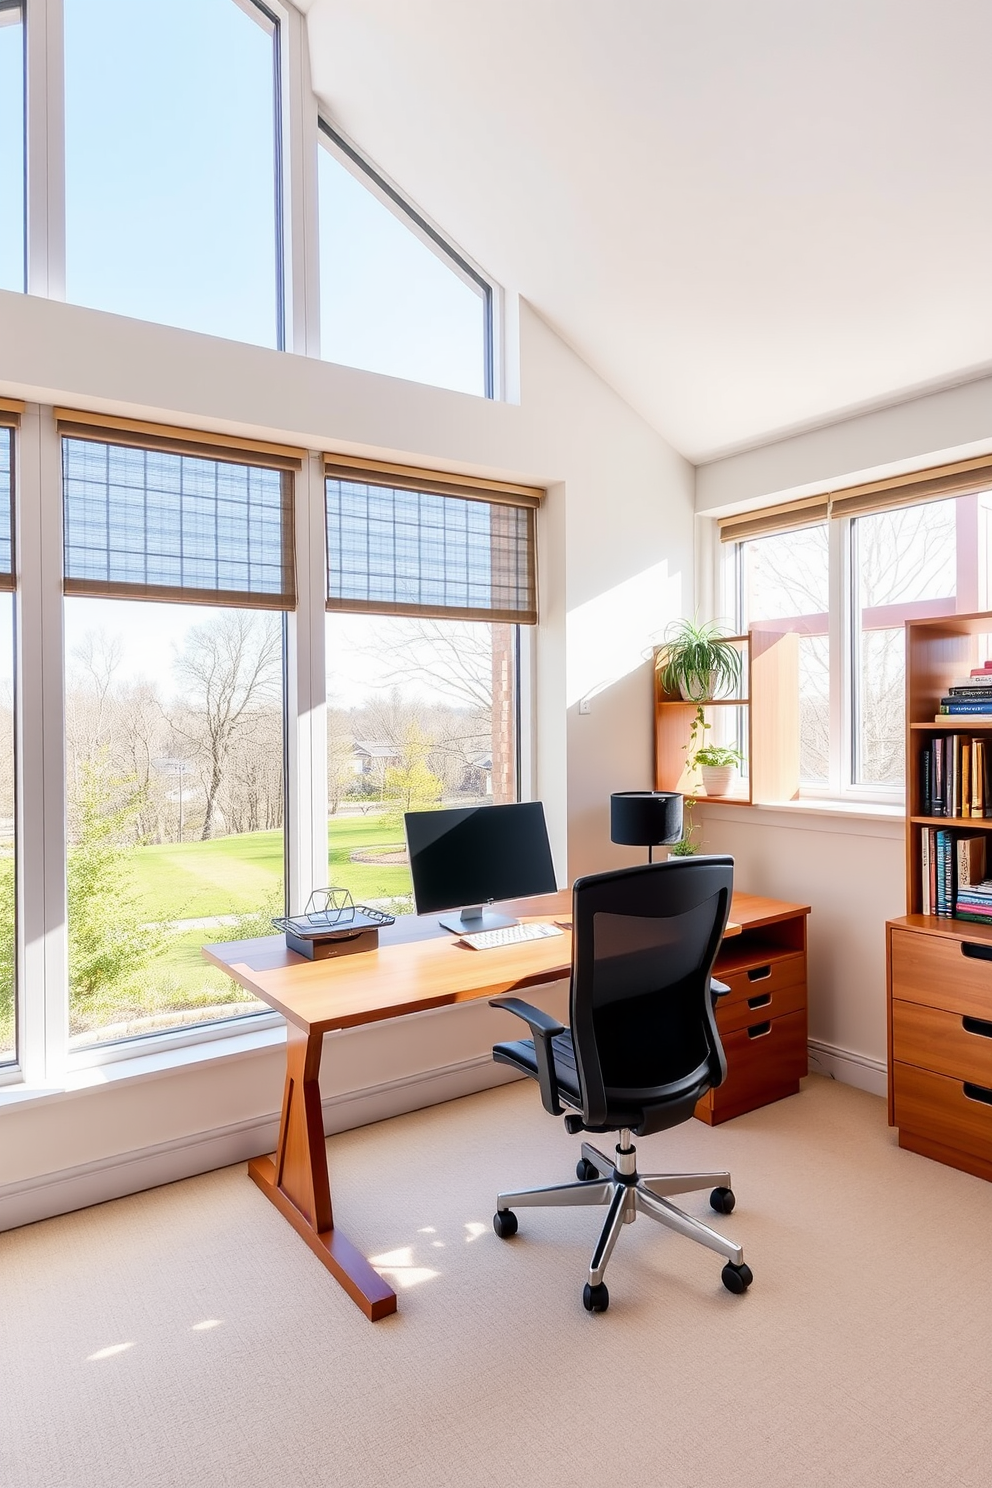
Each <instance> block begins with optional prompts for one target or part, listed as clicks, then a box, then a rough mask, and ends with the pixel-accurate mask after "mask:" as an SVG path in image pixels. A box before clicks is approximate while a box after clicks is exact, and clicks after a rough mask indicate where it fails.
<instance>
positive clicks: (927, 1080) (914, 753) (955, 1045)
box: [886, 613, 992, 1180]
mask: <svg viewBox="0 0 992 1488" xmlns="http://www.w3.org/2000/svg"><path fill="white" fill-rule="evenodd" d="M989 656H992V613H982V614H976V615H950V616H944V617H942V618H940V619H932V620H911V621H908V622H907V624H906V914H905V915H904V916H903V917H902V918H900V919H896V920H891V921H889V923H888V924H887V926H886V976H887V984H888V987H887V990H888V998H887V1002H888V1052H889V1124H890V1125H891V1126H896V1127H898V1129H899V1145H900V1147H905V1148H907V1149H908V1150H910V1151H912V1152H918V1153H921V1154H922V1155H923V1156H924V1157H931V1158H934V1159H936V1160H937V1161H939V1162H945V1163H948V1164H949V1165H950V1166H952V1167H956V1168H961V1169H963V1170H964V1171H965V1172H968V1173H974V1174H976V1175H977V1176H978V1177H981V1178H986V1179H990V1180H992V923H990V924H989V925H984V924H974V923H971V922H970V921H967V920H963V919H957V918H954V917H953V916H952V917H949V918H948V917H943V916H938V915H937V914H935V913H924V912H923V909H924V885H923V872H922V861H923V835H924V833H925V832H927V831H928V830H929V829H931V828H935V829H938V830H950V831H951V832H952V833H953V834H954V836H955V837H956V838H960V837H962V836H965V835H968V836H973V835H984V836H985V837H986V838H987V844H986V856H987V865H988V866H987V869H986V872H987V874H988V875H989V876H992V817H986V816H971V815H967V816H966V815H964V814H963V811H960V810H959V811H958V812H957V813H956V814H954V815H942V816H934V815H931V814H930V813H928V812H926V811H925V810H924V801H923V792H924V781H923V771H922V768H921V759H922V756H923V752H924V750H926V749H930V750H931V751H932V749H933V745H934V741H935V740H943V739H948V740H950V739H953V736H954V735H955V734H957V735H960V736H962V737H964V738H966V739H968V740H969V741H971V740H973V739H980V740H982V741H983V742H984V743H985V744H987V746H988V749H989V750H992V716H989V717H986V718H984V719H983V718H981V717H976V716H959V717H954V718H949V719H948V720H947V721H946V722H944V721H941V722H937V721H936V715H937V713H938V710H939V708H940V700H941V698H942V697H943V696H944V695H945V694H946V692H947V688H948V687H949V686H950V685H951V683H952V682H953V681H954V680H955V678H961V677H966V676H967V675H968V673H969V671H970V670H971V668H972V667H975V666H980V665H981V664H982V663H983V662H984V661H985V660H986V658H987V657H989ZM951 908H952V909H953V904H952V905H951Z"/></svg>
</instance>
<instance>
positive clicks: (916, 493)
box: [719, 455, 992, 542]
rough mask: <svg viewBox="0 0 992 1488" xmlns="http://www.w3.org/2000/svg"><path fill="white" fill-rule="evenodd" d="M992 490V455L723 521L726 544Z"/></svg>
mask: <svg viewBox="0 0 992 1488" xmlns="http://www.w3.org/2000/svg"><path fill="white" fill-rule="evenodd" d="M990 488H992V455H982V456H979V457H978V458H976V459H972V460H958V461H956V462H955V463H954V464H951V465H938V466H934V467H931V468H930V469H928V470H914V471H910V472H909V473H908V474H906V475H896V476H889V477H887V478H886V479H884V480H878V481H867V482H865V483H864V484H863V485H859V486H847V487H845V488H844V489H842V490H837V491H831V492H828V493H827V494H825V495H822V496H812V497H810V498H809V499H808V500H805V501H790V502H784V503H782V504H781V505H779V506H768V507H764V508H762V509H760V510H758V511H750V512H741V513H740V514H739V515H735V516H729V517H720V518H719V526H720V541H721V542H741V541H743V540H744V539H745V538H749V537H763V536H766V535H770V534H771V533H774V532H787V531H789V530H790V529H791V528H795V527H809V526H810V525H811V524H813V523H814V522H824V521H826V520H827V519H828V518H830V517H863V516H868V515H869V514H870V513H872V512H880V511H885V510H887V509H889V508H892V507H899V506H919V505H920V504H922V503H923V502H927V501H944V500H946V499H948V498H949V497H952V496H970V495H974V494H975V493H976V492H978V491H987V490H989V489H990Z"/></svg>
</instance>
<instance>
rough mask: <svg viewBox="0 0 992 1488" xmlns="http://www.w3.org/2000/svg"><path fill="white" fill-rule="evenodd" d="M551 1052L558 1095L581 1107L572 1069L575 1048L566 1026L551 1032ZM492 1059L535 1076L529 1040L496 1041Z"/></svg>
mask: <svg viewBox="0 0 992 1488" xmlns="http://www.w3.org/2000/svg"><path fill="white" fill-rule="evenodd" d="M551 1051H552V1054H553V1057H554V1061H555V1076H556V1077H557V1080H558V1094H559V1095H560V1096H561V1098H562V1100H563V1101H564V1102H565V1104H566V1105H569V1106H575V1107H576V1109H581V1107H582V1096H581V1094H580V1092H579V1073H578V1070H577V1069H576V1068H575V1050H574V1048H573V1047H572V1034H571V1030H570V1029H568V1028H566V1029H565V1032H564V1033H559V1034H556V1035H555V1037H554V1038H553V1039H552V1040H551ZM493 1058H494V1059H495V1060H497V1061H498V1063H500V1064H512V1065H515V1066H516V1068H517V1069H519V1070H522V1071H523V1072H524V1074H525V1075H530V1077H531V1079H533V1080H536V1079H537V1054H536V1053H535V1052H534V1040H533V1039H514V1040H512V1042H508V1043H505V1044H496V1046H495V1047H494V1049H493Z"/></svg>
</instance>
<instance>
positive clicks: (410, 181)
mask: <svg viewBox="0 0 992 1488" xmlns="http://www.w3.org/2000/svg"><path fill="white" fill-rule="evenodd" d="M301 8H303V7H301ZM308 10H309V15H308V23H309V34H310V44H311V65H312V70H313V81H314V86H315V89H316V91H317V93H318V94H319V95H320V97H321V99H322V101H323V104H324V107H325V109H326V112H327V115H328V117H329V118H330V119H331V121H332V122H335V123H336V124H338V126H339V127H340V128H341V129H342V130H344V132H345V133H346V134H347V135H349V136H350V137H351V138H352V139H354V140H355V141H356V142H357V143H358V144H359V145H360V146H361V147H362V149H363V150H365V152H366V153H367V154H368V155H369V156H370V158H371V159H372V160H373V161H374V162H375V163H376V164H377V165H379V166H380V167H381V168H382V169H383V170H384V171H385V172H386V173H387V175H389V176H391V177H392V178H393V179H394V180H395V181H396V182H397V183H398V184H399V185H401V186H402V188H403V189H404V191H406V192H407V193H408V194H409V196H411V197H412V199H413V200H414V201H415V202H416V203H417V204H418V205H419V206H421V207H422V208H423V210H424V211H425V212H426V213H427V214H428V215H429V216H430V217H431V218H433V219H434V220H435V221H436V222H437V223H438V224H439V225H440V226H441V227H443V229H444V230H445V231H446V232H447V233H448V234H449V235H450V236H451V237H452V238H453V239H454V241H455V242H456V243H458V244H459V245H460V246H462V247H463V248H464V249H465V251H466V252H467V253H468V254H469V255H471V257H472V258H474V259H475V260H476V261H477V262H478V263H479V264H480V265H481V266H482V267H483V268H484V269H485V270H486V271H487V272H488V273H490V274H491V275H492V276H493V277H494V278H495V279H497V280H498V281H500V282H501V283H504V284H507V285H511V286H513V287H514V288H516V289H519V291H520V292H521V294H523V295H524V296H525V297H526V298H527V299H528V300H529V301H530V302H531V303H532V304H533V305H534V307H535V308H536V309H537V310H538V312H539V313H540V314H541V315H542V316H543V317H544V318H545V319H546V320H547V321H548V322H549V323H550V324H551V325H552V326H553V327H554V328H555V329H556V330H557V331H558V332H559V334H560V335H562V336H563V337H564V339H565V340H566V341H567V342H569V343H570V344H571V345H572V346H573V347H574V348H575V349H576V350H577V351H578V352H579V353H580V354H581V355H582V356H583V357H584V358H585V359H586V360H587V361H588V362H589V363H590V364H591V365H592V366H593V367H594V368H596V370H597V371H598V372H599V373H600V375H601V376H603V377H604V378H605V379H606V380H607V381H608V382H609V383H610V384H611V385H612V386H613V387H614V388H616V390H617V391H618V392H619V393H620V394H621V395H622V396H623V397H624V398H625V399H626V400H627V401H628V402H629V403H630V404H632V405H633V406H634V407H635V408H636V409H638V410H639V411H640V412H641V414H642V415H643V416H644V417H645V418H646V419H648V420H649V421H650V422H651V423H652V424H653V425H654V426H655V427H656V428H657V429H658V430H659V431H660V432H661V433H662V434H664V435H665V436H666V438H668V439H669V440H670V441H671V442H672V443H673V444H674V445H675V446H676V447H677V448H678V449H679V450H681V451H682V452H683V453H684V454H686V455H687V456H688V457H689V458H690V459H692V460H695V461H704V460H707V459H711V458H713V457H714V456H715V455H717V454H720V453H723V452H726V451H728V450H730V449H733V448H740V447H745V446H748V445H753V444H756V443H760V442H763V441H764V440H766V439H769V438H773V437H775V436H777V435H779V434H781V433H783V432H786V431H791V430H794V429H797V428H802V427H808V426H811V425H816V424H820V423H826V422H829V421H830V420H832V419H834V418H837V417H840V416H841V415H842V414H844V413H847V412H850V411H852V410H854V409H857V408H863V407H871V406H876V405H878V404H884V403H888V402H894V401H898V400H900V399H902V398H905V397H907V396H910V395H911V394H912V393H914V392H917V391H919V390H921V389H922V388H926V387H931V386H943V385H947V384H950V383H953V382H957V381H962V380H965V379H967V378H969V377H972V376H976V375H979V374H980V373H981V372H982V371H987V370H989V368H990V366H992V271H990V270H992V250H990V245H992V108H990V104H989V83H988V78H989V68H990V60H992V5H990V4H989V3H988V0H941V3H940V4H934V3H933V0H489V3H487V4H482V3H480V0H416V3H411V0H312V3H311V4H310V5H309V7H308Z"/></svg>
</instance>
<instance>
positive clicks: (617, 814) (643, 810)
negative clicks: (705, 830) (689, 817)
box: [610, 791, 682, 847]
mask: <svg viewBox="0 0 992 1488" xmlns="http://www.w3.org/2000/svg"><path fill="white" fill-rule="evenodd" d="M681 836H682V797H681V795H680V794H679V792H678V791H614V793H613V795H612V796H611V797H610V840H611V842H618V843H621V844H622V845H623V846H625V847H657V846H658V845H659V844H660V843H663V842H678V840H679V838H680V837H681Z"/></svg>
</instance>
